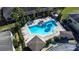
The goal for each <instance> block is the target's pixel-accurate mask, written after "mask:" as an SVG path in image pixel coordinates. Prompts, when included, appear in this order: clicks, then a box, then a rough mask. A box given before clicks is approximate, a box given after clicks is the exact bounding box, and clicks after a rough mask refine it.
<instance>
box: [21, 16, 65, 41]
mask: <svg viewBox="0 0 79 59" xmlns="http://www.w3.org/2000/svg"><path fill="white" fill-rule="evenodd" d="M51 19H52V18H51V17H47V18H45V19H37V20H35V21H34V22H33V24H32V25H29V26H33V25H36V24H38V22H39V21H40V20H43V21H44V22H47V21H49V20H51ZM56 24H57V27H56V28H55V31H54V32H52V33H51V34H49V35H37V36H38V37H40V38H42V39H44V41H47V40H49V39H51V38H53V37H54V36H59V35H60V31H65V29H64V28H63V27H62V25H61V24H60V23H59V22H56ZM21 31H22V33H23V36H24V39H25V40H24V41H25V42H27V40H29V39H30V38H32V37H33V36H34V35H33V34H31V32H30V30H29V28H28V25H27V24H26V25H25V26H24V27H23V28H22V29H21Z"/></svg>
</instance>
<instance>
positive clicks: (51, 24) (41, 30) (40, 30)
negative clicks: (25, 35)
mask: <svg viewBox="0 0 79 59" xmlns="http://www.w3.org/2000/svg"><path fill="white" fill-rule="evenodd" d="M56 26H57V24H56V22H55V21H54V20H51V21H48V22H45V23H43V24H42V25H41V26H40V25H39V24H37V25H34V26H30V27H29V29H30V32H31V33H32V34H35V35H39V34H40V35H47V34H50V33H52V32H53V31H54V29H55V27H56Z"/></svg>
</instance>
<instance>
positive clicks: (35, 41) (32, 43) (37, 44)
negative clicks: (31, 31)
mask: <svg viewBox="0 0 79 59" xmlns="http://www.w3.org/2000/svg"><path fill="white" fill-rule="evenodd" d="M45 43H46V42H45V41H44V40H42V39H41V38H39V37H38V36H34V37H33V38H31V39H29V40H28V41H27V42H26V45H27V46H28V47H29V48H30V49H31V50H32V51H40V50H41V49H42V48H43V47H44V46H45Z"/></svg>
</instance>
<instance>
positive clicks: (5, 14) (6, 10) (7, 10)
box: [2, 7, 13, 19]
mask: <svg viewBox="0 0 79 59" xmlns="http://www.w3.org/2000/svg"><path fill="white" fill-rule="evenodd" d="M12 10H13V7H3V8H2V13H3V17H4V18H5V19H7V18H8V17H9V16H10V15H11V11H12Z"/></svg>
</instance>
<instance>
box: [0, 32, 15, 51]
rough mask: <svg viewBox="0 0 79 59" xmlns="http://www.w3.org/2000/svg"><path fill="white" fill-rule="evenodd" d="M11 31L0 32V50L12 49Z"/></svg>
mask: <svg viewBox="0 0 79 59" xmlns="http://www.w3.org/2000/svg"><path fill="white" fill-rule="evenodd" d="M12 39H13V37H12V33H11V32H10V31H3V32H0V51H13V50H14V48H13V43H12Z"/></svg>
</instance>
